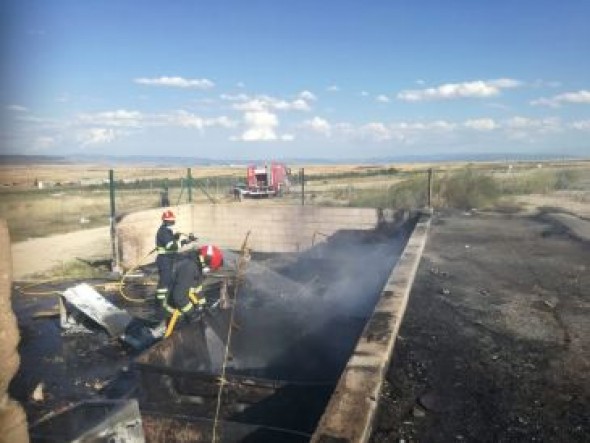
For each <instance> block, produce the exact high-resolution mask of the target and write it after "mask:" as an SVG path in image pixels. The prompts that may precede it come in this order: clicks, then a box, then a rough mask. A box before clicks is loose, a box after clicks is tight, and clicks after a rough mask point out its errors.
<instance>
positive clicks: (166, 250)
mask: <svg viewBox="0 0 590 443" xmlns="http://www.w3.org/2000/svg"><path fill="white" fill-rule="evenodd" d="M176 251H178V241H177V239H176V238H174V232H172V229H171V228H170V226H168V225H167V224H166V223H162V224H161V225H160V228H159V229H158V232H156V252H157V253H158V255H161V254H174V253H175V252H176Z"/></svg>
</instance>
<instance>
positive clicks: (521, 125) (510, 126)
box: [503, 116, 563, 141]
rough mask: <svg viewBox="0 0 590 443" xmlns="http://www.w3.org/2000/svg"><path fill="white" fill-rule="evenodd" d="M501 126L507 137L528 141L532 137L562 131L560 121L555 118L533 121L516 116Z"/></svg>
mask: <svg viewBox="0 0 590 443" xmlns="http://www.w3.org/2000/svg"><path fill="white" fill-rule="evenodd" d="M503 126H504V127H505V128H506V134H507V135H508V136H509V137H511V138H514V139H519V140H529V141H531V140H533V136H538V135H545V134H551V133H557V132H560V131H561V130H562V129H563V128H562V125H561V121H560V119H559V118H555V117H550V118H542V119H533V118H528V117H521V116H516V117H512V118H510V119H508V120H507V121H506V123H505V124H504V125H503Z"/></svg>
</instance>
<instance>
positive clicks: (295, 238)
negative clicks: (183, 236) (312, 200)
mask: <svg viewBox="0 0 590 443" xmlns="http://www.w3.org/2000/svg"><path fill="white" fill-rule="evenodd" d="M172 210H173V211H174V212H175V214H176V217H177V221H176V226H175V230H176V231H180V232H183V233H190V232H192V233H194V234H195V235H196V236H197V237H198V238H199V243H201V244H204V243H209V242H210V243H214V244H216V245H219V246H220V247H221V248H224V249H233V250H238V249H240V247H241V245H242V243H243V241H244V239H245V237H246V234H247V233H248V232H250V236H249V238H248V246H249V247H250V248H251V249H252V250H253V251H256V252H296V251H302V250H305V249H307V248H309V247H311V246H312V244H313V243H314V242H316V243H317V242H318V241H322V239H323V238H325V236H329V235H332V234H333V233H335V232H336V231H338V230H349V229H350V230H359V229H361V230H364V229H374V228H375V227H376V226H377V225H378V224H379V223H389V222H396V221H399V220H400V219H402V218H403V217H404V214H402V213H394V212H392V211H384V212H383V211H379V210H376V209H370V208H329V207H318V206H274V205H273V206H253V205H252V206H251V205H236V204H232V205H202V204H199V205H182V206H179V207H174V208H172ZM161 213H162V209H152V210H148V211H142V212H136V213H133V214H130V215H128V216H126V217H124V218H123V219H122V220H120V221H119V223H117V241H118V243H119V245H118V249H119V251H120V261H121V264H122V265H123V267H124V268H129V267H132V266H135V265H137V264H144V263H147V262H152V261H153V260H154V258H155V257H154V255H153V254H152V255H151V256H150V255H149V252H150V251H151V250H152V249H153V248H154V238H155V234H156V231H157V229H158V227H159V226H160V223H161V220H160V215H161Z"/></svg>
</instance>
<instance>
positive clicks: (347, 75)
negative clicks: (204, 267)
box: [0, 0, 590, 160]
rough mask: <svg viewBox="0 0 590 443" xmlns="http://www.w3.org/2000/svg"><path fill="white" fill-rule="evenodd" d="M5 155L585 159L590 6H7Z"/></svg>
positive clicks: (524, 2) (12, 2) (26, 1)
mask: <svg viewBox="0 0 590 443" xmlns="http://www.w3.org/2000/svg"><path fill="white" fill-rule="evenodd" d="M0 8H1V10H0V12H1V19H0V20H1V23H0V25H1V29H2V30H1V31H0V33H1V34H0V37H1V39H2V42H3V43H2V54H3V56H2V57H3V59H4V61H3V63H2V68H0V69H1V71H0V72H1V77H0V109H1V114H0V116H1V119H2V120H1V121H2V126H1V128H0V130H1V132H0V142H1V150H2V152H3V153H26V154H56V155H60V154H69V153H77V154H80V153H88V154H109V155H110V154H114V155H140V154H141V155H173V156H191V157H204V158H211V159H239V160H242V159H243V160H248V159H253V158H273V159H280V158H310V157H313V158H325V159H336V158H342V157H345V158H352V159H355V158H356V159H359V160H360V159H367V158H371V157H386V156H397V155H405V154H412V155H424V156H426V157H427V156H428V155H433V154H436V155H439V154H445V153H449V154H456V153H470V154H473V153H514V154H518V153H529V154H531V153H535V154H536V153H540V154H541V153H542V154H556V155H560V154H574V155H585V156H590V141H589V140H590V2H588V1H587V0H567V1H561V2H560V1H556V0H552V1H547V0H519V1H516V0H494V1H492V0H490V1H485V0H480V1H474V0H428V1H425V0H375V1H365V2H361V1H351V0H323V1H317V0H315V1H309V0H298V1H290V2H288V1H278V0H248V1H246V0H235V1H223V0H217V1H210V0H192V1H188V0H175V1H155V0H100V1H99V0H84V1H82V0H3V1H2V2H1V4H0Z"/></svg>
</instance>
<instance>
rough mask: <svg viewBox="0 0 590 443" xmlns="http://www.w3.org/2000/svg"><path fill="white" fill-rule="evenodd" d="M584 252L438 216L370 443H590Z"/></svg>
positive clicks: (513, 228)
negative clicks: (417, 442)
mask: <svg viewBox="0 0 590 443" xmlns="http://www.w3.org/2000/svg"><path fill="white" fill-rule="evenodd" d="M589 245H590V243H588V242H585V241H583V240H580V239H578V238H576V237H574V236H572V235H570V233H569V231H568V230H566V229H564V226H563V224H562V223H557V222H555V220H554V219H551V218H547V217H543V216H532V217H531V216H525V215H508V214H497V213H496V214H492V213H489V214H471V215H467V214H463V213H447V214H444V215H441V214H438V215H435V219H434V220H433V225H432V229H431V234H430V238H429V241H428V243H427V245H426V250H425V253H424V256H423V258H422V262H421V265H420V269H419V272H418V275H417V277H416V281H415V283H414V288H413V290H412V294H411V297H410V302H409V305H408V309H407V311H406V315H405V318H404V322H403V324H402V327H401V330H400V337H399V340H398V343H397V344H396V349H395V355H394V358H393V363H392V366H391V368H390V371H389V373H388V376H387V380H388V383H387V385H386V388H385V390H384V393H383V396H382V398H381V399H380V408H379V413H378V418H377V422H376V427H375V432H374V434H373V437H372V441H373V442H391V441H402V440H404V441H420V442H439V441H549V442H565V441H567V442H582V441H590V418H589V417H590V416H589V415H588V411H590V246H589Z"/></svg>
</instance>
